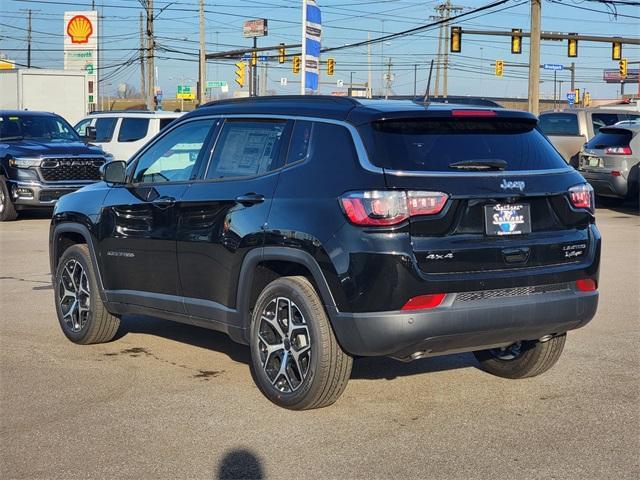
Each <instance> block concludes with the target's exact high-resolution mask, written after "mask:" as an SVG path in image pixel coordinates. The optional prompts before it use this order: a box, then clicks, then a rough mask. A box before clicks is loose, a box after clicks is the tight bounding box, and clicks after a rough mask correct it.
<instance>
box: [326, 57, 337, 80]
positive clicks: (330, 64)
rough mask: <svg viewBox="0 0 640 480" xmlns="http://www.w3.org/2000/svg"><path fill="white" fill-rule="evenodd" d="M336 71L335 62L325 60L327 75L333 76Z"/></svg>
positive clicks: (331, 59)
mask: <svg viewBox="0 0 640 480" xmlns="http://www.w3.org/2000/svg"><path fill="white" fill-rule="evenodd" d="M335 69H336V61H335V60H334V59H333V58H327V75H329V76H330V77H332V76H333V73H334V71H335Z"/></svg>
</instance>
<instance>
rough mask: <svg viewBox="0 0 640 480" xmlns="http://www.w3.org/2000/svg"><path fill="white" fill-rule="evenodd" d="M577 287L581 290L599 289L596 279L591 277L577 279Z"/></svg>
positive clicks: (593, 290) (591, 290) (592, 290)
mask: <svg viewBox="0 0 640 480" xmlns="http://www.w3.org/2000/svg"><path fill="white" fill-rule="evenodd" d="M576 288H577V289H578V290H580V291H581V292H595V291H596V290H597V289H598V286H597V285H596V282H595V280H592V279H591V278H581V279H580V280H576Z"/></svg>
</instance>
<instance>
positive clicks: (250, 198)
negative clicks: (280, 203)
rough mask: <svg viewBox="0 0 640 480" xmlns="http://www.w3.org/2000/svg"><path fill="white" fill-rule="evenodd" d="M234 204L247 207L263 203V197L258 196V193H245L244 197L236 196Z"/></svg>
mask: <svg viewBox="0 0 640 480" xmlns="http://www.w3.org/2000/svg"><path fill="white" fill-rule="evenodd" d="M236 202H238V203H241V204H242V205H245V206H247V207H248V206H250V205H255V204H257V203H262V202H264V195H260V194H259V193H245V194H244V195H239V196H237V197H236Z"/></svg>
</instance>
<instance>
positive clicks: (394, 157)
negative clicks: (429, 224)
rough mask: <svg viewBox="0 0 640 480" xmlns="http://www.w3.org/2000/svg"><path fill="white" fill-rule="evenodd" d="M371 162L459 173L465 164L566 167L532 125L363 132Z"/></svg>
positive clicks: (419, 124) (394, 127)
mask: <svg viewBox="0 0 640 480" xmlns="http://www.w3.org/2000/svg"><path fill="white" fill-rule="evenodd" d="M362 133H363V136H364V137H365V141H366V143H367V148H368V150H369V155H370V157H371V161H372V163H373V164H375V165H376V166H378V167H382V168H388V169H392V170H414V171H415V170H422V171H437V172H443V171H444V172H453V171H461V170H459V169H455V168H452V167H450V165H451V164H452V163H456V162H464V161H483V160H485V161H492V160H493V161H495V160H498V161H500V160H502V161H504V162H506V167H505V170H545V169H553V168H563V167H566V166H567V164H566V163H565V161H564V160H563V159H562V157H561V156H560V155H559V154H558V152H557V151H556V150H555V149H554V148H553V147H552V146H551V144H550V143H549V141H548V140H547V139H546V138H545V137H544V135H542V133H540V132H539V131H538V130H537V129H536V128H535V123H534V122H531V121H517V120H512V119H495V118H492V119H402V120H381V121H377V122H373V123H372V124H371V128H363V129H362Z"/></svg>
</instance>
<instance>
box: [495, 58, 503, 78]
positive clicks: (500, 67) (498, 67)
mask: <svg viewBox="0 0 640 480" xmlns="http://www.w3.org/2000/svg"><path fill="white" fill-rule="evenodd" d="M503 74H504V61H502V60H496V77H501V76H502V75H503Z"/></svg>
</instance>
